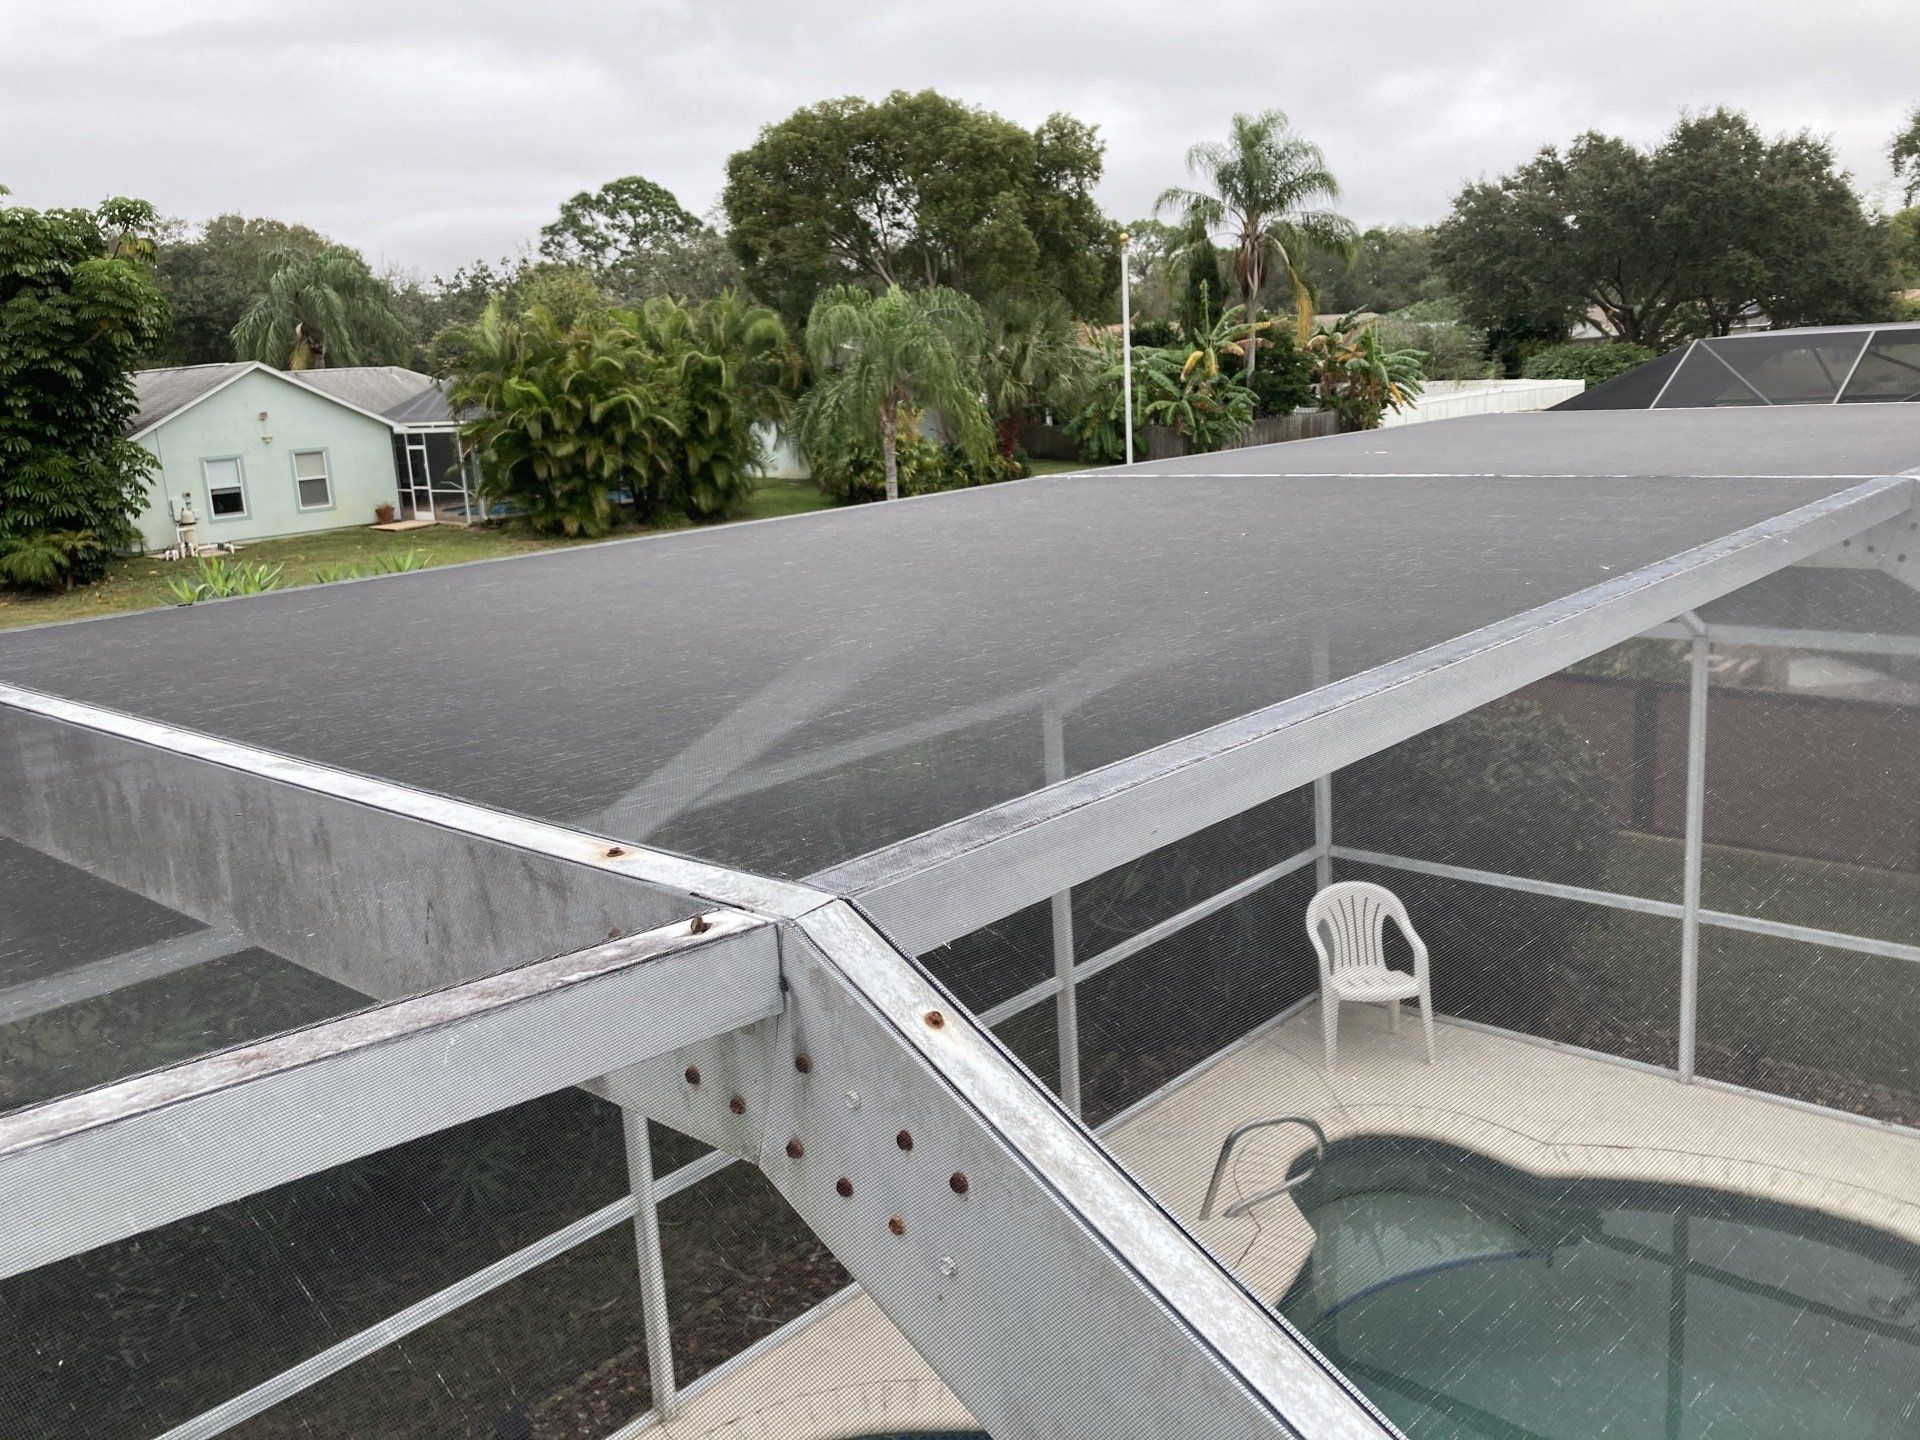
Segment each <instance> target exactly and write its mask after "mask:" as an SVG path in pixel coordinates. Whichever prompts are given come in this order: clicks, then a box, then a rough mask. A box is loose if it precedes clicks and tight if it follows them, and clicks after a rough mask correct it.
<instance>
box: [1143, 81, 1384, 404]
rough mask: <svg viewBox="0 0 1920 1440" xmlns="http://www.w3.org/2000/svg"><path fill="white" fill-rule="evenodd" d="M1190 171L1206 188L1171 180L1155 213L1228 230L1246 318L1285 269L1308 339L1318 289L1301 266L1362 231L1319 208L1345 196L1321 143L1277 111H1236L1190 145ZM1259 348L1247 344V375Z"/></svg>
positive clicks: (1347, 251)
mask: <svg viewBox="0 0 1920 1440" xmlns="http://www.w3.org/2000/svg"><path fill="white" fill-rule="evenodd" d="M1187 171H1188V173H1189V174H1192V175H1194V176H1197V177H1199V178H1201V179H1203V180H1204V181H1205V182H1206V184H1207V187H1208V188H1207V189H1204V190H1188V189H1183V188H1182V187H1180V186H1177V185H1176V186H1172V187H1170V188H1169V189H1167V190H1165V191H1163V192H1162V193H1161V195H1160V198H1159V199H1158V200H1157V201H1155V202H1154V210H1155V212H1156V213H1160V212H1165V211H1175V212H1178V213H1179V214H1181V215H1182V216H1184V217H1185V219H1186V220H1187V222H1188V223H1189V224H1191V225H1193V226H1195V227H1196V228H1198V229H1201V230H1204V231H1206V232H1207V233H1209V234H1211V233H1213V232H1215V231H1224V232H1225V235H1226V240H1227V243H1228V244H1229V246H1230V247H1231V249H1232V253H1233V278H1234V282H1235V283H1236V284H1237V285H1239V287H1240V296H1241V303H1242V304H1243V305H1245V306H1246V312H1247V314H1248V316H1249V317H1251V316H1253V315H1255V314H1257V313H1258V305H1259V301H1260V287H1261V286H1262V285H1264V284H1265V283H1266V279H1267V276H1268V275H1270V274H1272V273H1275V272H1276V271H1277V272H1278V273H1279V274H1281V275H1283V276H1285V277H1286V280H1287V282H1288V284H1290V285H1291V286H1292V287H1293V301H1294V307H1295V309H1296V311H1297V312H1298V313H1297V317H1296V318H1297V323H1298V325H1299V328H1300V335H1301V338H1302V339H1304V338H1305V337H1306V335H1307V333H1308V331H1309V330H1310V329H1311V328H1312V325H1313V292H1312V290H1311V289H1310V288H1309V287H1308V285H1307V279H1306V275H1305V273H1304V267H1305V264H1306V259H1307V256H1308V254H1309V253H1311V252H1312V251H1314V250H1322V251H1326V252H1328V253H1330V254H1334V255H1339V256H1342V257H1349V256H1351V255H1352V254H1353V248H1354V246H1355V244H1356V243H1357V241H1358V238H1359V232H1358V231H1357V230H1356V229H1355V228H1354V224H1353V222H1352V221H1351V220H1349V219H1347V218H1346V216H1344V215H1337V214H1335V213H1334V212H1333V211H1331V210H1326V209H1322V208H1319V207H1320V206H1321V205H1322V204H1323V203H1325V202H1329V201H1334V200H1338V199H1339V198H1340V182H1339V181H1337V180H1335V179H1334V178H1333V172H1332V171H1330V170H1328V169H1327V162H1326V157H1325V156H1323V155H1322V154H1321V153H1320V147H1319V146H1318V145H1315V144H1313V143H1312V142H1311V141H1309V140H1307V139H1305V138H1304V137H1302V136H1300V135H1298V134H1296V133H1295V132H1294V131H1293V130H1292V129H1291V128H1290V126H1289V125H1288V123H1287V117H1286V116H1285V115H1284V114H1282V113H1281V112H1280V111H1278V110H1266V111H1262V112H1261V113H1260V114H1258V115H1235V116H1234V117H1233V128H1232V133H1231V135H1230V136H1229V137H1228V139H1227V141H1226V143H1225V144H1221V143H1220V142H1218V141H1211V140H1210V141H1207V142H1206V143H1204V144H1200V145H1195V146H1194V147H1193V148H1192V149H1191V150H1189V151H1187ZM1258 349H1259V347H1258V346H1256V345H1249V346H1248V347H1247V373H1248V374H1249V375H1251V374H1252V373H1253V368H1254V359H1255V356H1256V354H1257V353H1258Z"/></svg>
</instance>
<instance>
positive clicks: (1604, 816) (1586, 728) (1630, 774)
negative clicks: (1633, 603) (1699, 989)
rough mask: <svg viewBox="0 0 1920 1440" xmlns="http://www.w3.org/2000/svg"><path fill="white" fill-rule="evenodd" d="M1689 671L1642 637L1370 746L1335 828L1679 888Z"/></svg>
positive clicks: (1461, 861)
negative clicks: (1374, 750)
mask: <svg viewBox="0 0 1920 1440" xmlns="http://www.w3.org/2000/svg"><path fill="white" fill-rule="evenodd" d="M1685 677H1686V663H1685V661H1684V659H1683V658H1681V654H1680V652H1679V651H1678V649H1677V647H1675V646H1674V645H1672V644H1670V643H1668V642H1665V641H1653V640H1635V641H1631V642H1629V643H1627V644H1625V645H1621V646H1618V647H1616V648H1614V649H1612V650H1609V651H1607V652H1605V653H1604V654H1602V655H1599V656H1596V657H1594V659H1592V660H1590V661H1586V662H1583V663H1582V664H1580V665H1576V666H1574V667H1573V668H1572V669H1570V670H1566V671H1563V672H1561V673H1560V674H1558V675H1554V676H1551V677H1549V678H1548V679H1546V680H1542V681H1540V682H1538V683H1537V684H1534V685H1531V686H1528V687H1527V688H1526V689H1525V690H1522V691H1520V692H1518V694H1516V695H1514V696H1510V697H1508V698H1506V699H1502V700H1497V701H1495V702H1493V703H1492V704H1491V705H1486V706H1483V707H1481V708H1480V709H1479V710H1476V711H1473V712H1471V713H1469V714H1467V715H1463V716H1461V717H1460V718H1459V719H1457V720H1453V721H1450V722H1448V723H1447V724H1445V725H1440V726H1436V727H1435V728H1434V729H1432V730H1429V731H1426V732H1423V733H1422V734H1420V735H1417V736H1415V737H1414V738H1412V739H1411V740H1408V741H1406V742H1404V743H1402V744H1400V745H1397V746H1394V747H1392V748H1391V749H1388V750H1385V751H1382V752H1380V753H1379V754H1377V755H1373V756H1369V757H1368V758H1367V759H1365V760H1363V761H1361V762H1359V763H1358V764H1356V765H1352V766H1350V767H1348V768H1347V769H1345V770H1343V771H1341V772H1340V773H1339V774H1338V775H1337V776H1336V777H1335V778H1334V786H1333V836H1334V842H1335V844H1336V845H1339V846H1344V847H1348V848H1350V849H1355V850H1365V851H1373V852H1376V853H1380V854H1385V855H1395V856H1400V857H1402V858H1406V859H1412V860H1424V861H1430V862H1433V863H1436V864H1444V865H1457V866H1461V867H1463V868H1466V869H1471V870H1484V871H1490V872H1492V873H1494V874H1500V875H1518V876H1522V877H1524V878H1526V879H1530V880H1548V881H1553V882H1555V883H1558V884H1563V885H1578V886H1582V887H1584V888H1587V889H1592V890H1610V891H1618V892H1624V893H1627V894H1634V895H1641V896H1645V897H1647V898H1649V899H1660V900H1675V901H1677V900H1678V899H1679V898H1680V881H1681V866H1682V857H1681V846H1680V836H1681V834H1682V831H1683V829H1684V822H1685V815H1684V802H1685V790H1686V744H1687V741H1686V703H1687V702H1686V690H1685ZM1676 681H1677V682H1678V683H1676Z"/></svg>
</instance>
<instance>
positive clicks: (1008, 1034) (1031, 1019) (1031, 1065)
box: [993, 997, 1060, 1095]
mask: <svg viewBox="0 0 1920 1440" xmlns="http://www.w3.org/2000/svg"><path fill="white" fill-rule="evenodd" d="M993 1033H994V1034H995V1035H997V1036H999V1037H1000V1043H1001V1044H1002V1045H1005V1046H1006V1047H1007V1049H1009V1050H1011V1051H1012V1052H1013V1054H1014V1057H1015V1058H1016V1059H1018V1060H1019V1061H1020V1063H1021V1064H1023V1065H1025V1066H1026V1067H1027V1069H1029V1070H1031V1071H1032V1072H1033V1075H1034V1078H1035V1079H1036V1080H1038V1081H1039V1082H1040V1083H1041V1084H1042V1085H1044V1086H1046V1087H1047V1088H1048V1089H1049V1090H1051V1091H1053V1092H1054V1093H1055V1094H1056V1095H1057V1094H1059V1092H1060V1013H1059V1009H1058V1007H1057V1006H1056V1005H1055V1003H1054V1001H1053V999H1052V998H1051V997H1049V998H1048V999H1046V1000H1043V1001H1041V1002H1040V1003H1039V1004H1038V1005H1035V1006H1034V1007H1033V1008H1032V1009H1031V1010H1023V1011H1021V1012H1020V1013H1019V1014H1018V1015H1010V1016H1008V1017H1007V1018H1006V1019H1005V1020H1002V1021H1001V1022H1000V1023H999V1024H998V1025H995V1026H994V1027H993Z"/></svg>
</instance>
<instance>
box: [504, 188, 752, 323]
mask: <svg viewBox="0 0 1920 1440" xmlns="http://www.w3.org/2000/svg"><path fill="white" fill-rule="evenodd" d="M540 255H541V257H542V258H543V259H544V260H546V261H547V262H548V263H550V264H555V265H564V266H568V267H570V268H573V269H578V270H582V271H584V272H585V273H587V274H589V275H591V276H592V277H593V279H594V283H595V284H596V285H598V286H599V287H600V288H601V289H602V290H604V291H605V292H606V293H607V294H608V295H610V296H612V297H613V298H614V299H615V300H618V301H619V302H621V303H622V304H626V305H638V304H640V303H641V302H642V301H644V300H649V299H652V298H653V297H654V296H656V295H670V296H672V297H673V298H674V299H676V300H678V301H680V302H681V303H682V304H694V303H698V302H703V301H707V300H711V299H713V298H715V297H716V296H718V295H719V294H720V293H721V292H722V291H725V290H730V289H737V288H738V287H739V285H740V280H741V276H740V273H739V267H738V265H737V264H736V263H735V262H734V259H733V256H732V254H731V252H730V251H729V250H728V248H727V241H726V237H725V236H724V235H722V234H720V233H719V232H718V231H716V230H714V229H713V228H712V227H711V226H709V225H707V224H706V223H704V222H703V221H701V220H700V219H698V218H697V217H696V216H695V215H694V214H693V213H692V212H691V211H689V210H687V209H686V208H685V207H684V206H682V205H681V204H680V202H679V201H678V200H676V199H675V198H674V196H673V194H672V192H671V191H669V190H667V189H666V188H665V187H664V186H661V185H656V184H655V183H654V182H653V181H651V180H648V179H646V178H645V177H644V176H640V175H628V176H626V177H624V178H623V179H619V180H613V181H610V182H608V183H607V184H605V185H602V186H601V187H600V188H599V189H598V190H594V191H582V192H581V193H580V194H578V195H575V196H574V197H573V198H572V199H571V200H569V201H567V202H566V203H565V204H564V205H562V206H561V207H560V215H559V217H558V218H557V219H555V220H554V221H553V222H552V223H550V224H548V225H546V226H544V227H542V229H541V231H540Z"/></svg>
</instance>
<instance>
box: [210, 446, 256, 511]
mask: <svg viewBox="0 0 1920 1440" xmlns="http://www.w3.org/2000/svg"><path fill="white" fill-rule="evenodd" d="M200 473H201V474H202V475H203V476H204V477H205V478H206V482H207V513H208V514H209V515H210V516H211V517H212V518H213V519H215V520H237V519H241V518H243V517H244V516H245V515H246V513H247V487H246V482H245V480H244V478H243V477H242V476H241V474H240V457H239V456H238V455H230V456H227V457H226V458H224V459H220V460H202V461H201V462H200Z"/></svg>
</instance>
